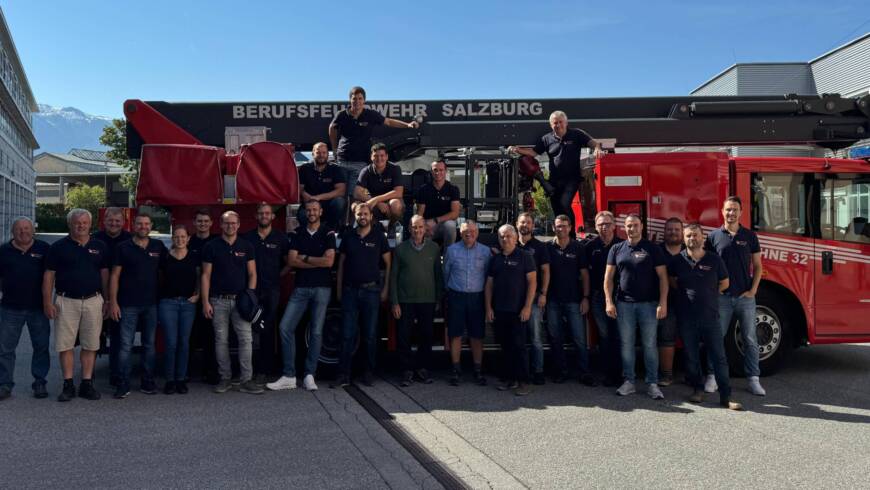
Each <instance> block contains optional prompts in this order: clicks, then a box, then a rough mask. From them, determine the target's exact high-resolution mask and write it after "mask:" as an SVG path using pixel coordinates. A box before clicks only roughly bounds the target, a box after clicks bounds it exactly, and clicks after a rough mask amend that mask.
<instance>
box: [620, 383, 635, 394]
mask: <svg viewBox="0 0 870 490" xmlns="http://www.w3.org/2000/svg"><path fill="white" fill-rule="evenodd" d="M634 392H635V389H634V383H632V382H631V381H626V382H624V383H622V386H620V387H619V389H618V390H616V394H617V395H619V396H628V395H630V394H632V393H634Z"/></svg>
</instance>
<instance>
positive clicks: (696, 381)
mask: <svg viewBox="0 0 870 490" xmlns="http://www.w3.org/2000/svg"><path fill="white" fill-rule="evenodd" d="M683 238H684V240H685V244H686V249H685V250H683V251H681V252H679V253H677V254H676V255H674V256H672V257H671V258H670V259H669V261H668V275H669V276H670V281H671V282H670V285H671V286H672V287H671V290H672V291H674V294H673V296H675V299H674V300H673V302H674V303H676V305H675V306H676V310H677V311H676V312H675V313H676V316H677V321H678V323H679V325H680V335H681V337H682V339H683V352H684V354H685V355H686V377H687V378H688V381H689V384H690V385H691V386H692V388H693V389H694V391H693V393H692V395H691V396H690V397H689V401H690V402H692V403H701V402H702V401H704V391H703V390H702V388H703V386H704V383H703V378H702V377H701V363H700V362H699V361H700V360H699V357H700V355H699V354H700V350H701V348H700V343H701V342H702V341H703V342H704V345H706V346H707V352H708V354H709V355H710V357H711V358H712V360H713V366H714V368H715V373H716V374H715V376H716V380H717V383H718V385H719V405H721V406H722V407H725V408H728V409H730V410H741V409H742V408H743V407H742V406H741V405H740V404H739V403H737V402H734V401H732V400H731V385H730V383H729V380H728V360H727V359H726V358H725V346H724V343H723V342H722V337H721V336H720V332H719V321H718V320H719V318H718V317H719V299H718V298H719V293H720V292H721V291H725V290H726V289H728V271H727V270H726V269H725V263H724V262H722V259H721V258H719V256H718V255H716V254H714V253H712V252H710V253H708V252H705V251H704V235H703V233H702V232H701V227H700V226H699V225H697V224H690V225H688V226H686V228H685V229H684V230H683ZM669 310H670V308H669ZM668 314H673V313H672V312H671V311H668Z"/></svg>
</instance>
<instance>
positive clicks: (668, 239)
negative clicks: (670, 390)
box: [656, 217, 684, 386]
mask: <svg viewBox="0 0 870 490" xmlns="http://www.w3.org/2000/svg"><path fill="white" fill-rule="evenodd" d="M659 246H660V247H661V248H662V253H663V254H664V256H665V259H666V260H670V258H671V257H673V256H675V255H679V254H680V252H682V251H683V248H684V247H683V221H682V220H680V218H677V217H671V218H668V219H667V220H666V221H665V239H664V241H663V242H662V243H660V244H659ZM675 294H676V292H675V291H673V289H669V290H668V316H666V317H665V318H664V319H662V320H659V330H658V333H657V335H656V341H657V342H658V345H659V386H670V385H671V384H672V383H673V382H674V351H675V350H676V347H675V346H676V344H677V308H676V306H675V305H674V295H675Z"/></svg>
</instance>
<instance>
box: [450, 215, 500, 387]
mask: <svg viewBox="0 0 870 490" xmlns="http://www.w3.org/2000/svg"><path fill="white" fill-rule="evenodd" d="M459 233H460V235H461V236H462V241H461V242H456V243H454V244H453V245H451V246H449V247H447V251H446V252H445V253H444V282H445V284H446V286H447V335H448V336H449V337H450V359H451V361H452V362H453V374H452V375H451V376H450V384H451V385H453V386H458V385H459V382H460V380H461V379H462V369H461V366H460V354H461V353H462V336H463V334H464V333H465V332H466V331H467V332H468V338H469V342H470V343H471V356H472V358H473V359H474V380H475V382H476V383H477V384H479V385H481V386H484V385H486V378H484V377H483V374H482V373H481V363H482V361H483V335H484V330H485V325H486V324H485V318H484V313H485V311H484V304H483V287H484V284H485V282H486V270H487V267H488V266H489V260H490V258H491V257H492V252H491V251H490V249H489V247H487V246H486V245H483V244H481V243H477V235H478V229H477V223H475V222H474V221H471V220H467V221H466V222H465V223H463V224H462V226H460V227H459Z"/></svg>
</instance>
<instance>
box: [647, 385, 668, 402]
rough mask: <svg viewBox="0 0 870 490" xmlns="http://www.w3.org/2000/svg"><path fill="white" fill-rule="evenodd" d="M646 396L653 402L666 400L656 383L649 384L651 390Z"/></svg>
mask: <svg viewBox="0 0 870 490" xmlns="http://www.w3.org/2000/svg"><path fill="white" fill-rule="evenodd" d="M646 394H647V395H649V397H650V398H652V399H653V400H664V399H665V395H664V393H662V390H660V389H659V385H657V384H655V383H650V384H649V389H647V390H646Z"/></svg>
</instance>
